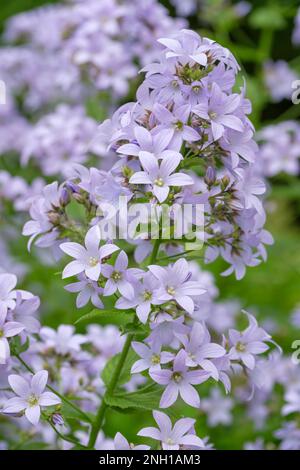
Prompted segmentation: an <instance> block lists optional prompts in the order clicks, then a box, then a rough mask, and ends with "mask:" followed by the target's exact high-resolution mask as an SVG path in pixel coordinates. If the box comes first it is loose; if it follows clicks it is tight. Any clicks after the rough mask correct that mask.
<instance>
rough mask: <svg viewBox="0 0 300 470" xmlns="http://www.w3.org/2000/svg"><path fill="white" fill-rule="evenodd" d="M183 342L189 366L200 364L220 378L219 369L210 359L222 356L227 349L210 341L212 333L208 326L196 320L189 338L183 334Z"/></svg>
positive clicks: (215, 377)
mask: <svg viewBox="0 0 300 470" xmlns="http://www.w3.org/2000/svg"><path fill="white" fill-rule="evenodd" d="M182 344H183V346H184V349H185V351H186V353H187V360H186V364H187V365H188V366H189V367H195V366H197V365H199V366H200V367H202V369H204V370H206V371H207V372H210V373H211V375H212V377H213V378H214V379H215V380H218V378H219V372H218V369H217V367H216V366H215V365H214V364H213V362H212V361H210V360H209V359H215V358H218V357H222V356H224V355H225V354H226V351H225V349H224V348H223V347H222V346H220V345H219V344H217V343H211V342H210V335H209V332H208V330H207V328H205V327H204V326H203V325H201V324H200V323H198V322H195V323H194V324H193V326H192V329H191V332H190V335H189V338H187V337H186V336H183V338H182Z"/></svg>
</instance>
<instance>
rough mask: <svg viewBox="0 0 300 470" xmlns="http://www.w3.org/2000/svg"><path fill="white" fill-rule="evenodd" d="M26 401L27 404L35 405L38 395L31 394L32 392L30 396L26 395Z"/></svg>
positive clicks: (37, 401)
mask: <svg viewBox="0 0 300 470" xmlns="http://www.w3.org/2000/svg"><path fill="white" fill-rule="evenodd" d="M27 402H28V405H29V406H36V405H38V403H39V399H38V397H37V396H36V395H33V394H32V395H30V396H29V397H28V400H27Z"/></svg>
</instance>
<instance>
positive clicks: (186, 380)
mask: <svg viewBox="0 0 300 470" xmlns="http://www.w3.org/2000/svg"><path fill="white" fill-rule="evenodd" d="M150 376H151V378H152V379H153V380H154V381H155V382H157V383H159V384H160V385H164V386H166V389H165V391H164V392H163V394H162V397H161V400H160V405H159V406H160V407H161V408H169V407H170V406H171V405H173V403H175V401H176V400H177V398H178V395H180V396H181V398H182V399H183V400H184V401H185V402H186V403H187V404H188V405H190V406H193V407H194V408H199V406H200V398H199V395H198V393H197V391H196V390H195V388H194V387H193V385H198V384H201V383H203V382H205V381H206V380H207V379H208V378H209V376H210V374H209V373H208V372H206V371H203V370H188V367H187V366H186V352H185V351H184V350H183V349H181V350H180V351H179V352H178V354H177V355H176V357H175V359H174V363H173V369H172V370H170V369H161V370H152V371H151V372H150Z"/></svg>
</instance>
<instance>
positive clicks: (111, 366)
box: [101, 349, 139, 386]
mask: <svg viewBox="0 0 300 470" xmlns="http://www.w3.org/2000/svg"><path fill="white" fill-rule="evenodd" d="M120 355H121V353H119V354H117V355H116V356H114V357H112V358H111V359H110V360H109V361H108V362H107V363H106V366H105V367H104V369H103V371H102V374H101V377H102V380H103V382H104V383H105V385H106V386H108V385H109V383H110V380H111V377H112V375H113V373H114V371H115V369H116V367H117V364H118V362H119V359H120ZM138 357H139V356H138V355H137V354H136V353H135V352H134V351H133V349H129V351H128V354H127V358H126V360H125V363H124V366H123V368H122V371H121V374H120V376H119V379H118V386H120V385H124V384H126V383H127V382H129V380H130V377H131V373H130V371H131V367H132V365H133V364H134V362H135V361H137V360H138Z"/></svg>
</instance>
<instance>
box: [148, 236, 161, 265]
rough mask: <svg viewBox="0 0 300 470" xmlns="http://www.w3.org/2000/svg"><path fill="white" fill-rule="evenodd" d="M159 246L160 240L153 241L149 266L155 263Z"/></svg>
mask: <svg viewBox="0 0 300 470" xmlns="http://www.w3.org/2000/svg"><path fill="white" fill-rule="evenodd" d="M160 244H161V240H160V238H157V239H156V240H155V243H154V246H153V251H152V254H151V258H150V264H153V263H155V261H156V258H157V254H158V250H159V246H160Z"/></svg>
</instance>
